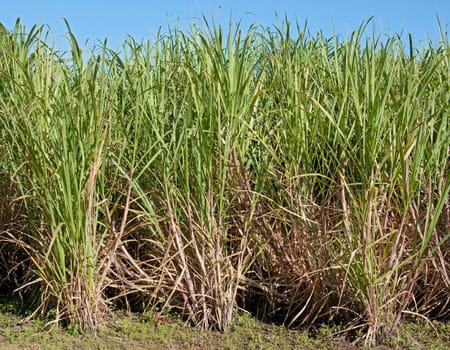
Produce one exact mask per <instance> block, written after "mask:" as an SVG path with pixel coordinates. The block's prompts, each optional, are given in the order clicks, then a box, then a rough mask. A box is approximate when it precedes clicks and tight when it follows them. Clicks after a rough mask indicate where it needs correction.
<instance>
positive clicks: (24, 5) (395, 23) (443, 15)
mask: <svg viewBox="0 0 450 350" xmlns="http://www.w3.org/2000/svg"><path fill="white" fill-rule="evenodd" d="M202 14H205V15H206V16H207V17H209V18H210V17H211V16H213V17H214V19H215V20H216V22H218V23H221V24H223V25H227V23H228V22H229V19H230V16H231V18H232V20H233V21H239V20H240V21H241V22H242V24H243V25H244V26H248V25H249V24H251V23H254V24H257V25H262V26H264V27H267V26H272V25H273V24H277V23H278V24H279V23H280V21H279V20H278V21H277V16H276V14H278V17H279V18H280V19H282V18H283V17H284V15H285V14H287V16H288V18H289V19H290V20H291V21H293V22H295V21H298V22H299V23H300V24H304V23H305V21H307V23H308V29H309V31H310V32H312V33H313V34H315V33H316V32H318V31H323V33H324V34H325V35H327V36H328V35H330V34H331V33H332V31H333V28H334V32H335V33H336V34H338V35H340V36H341V38H345V37H347V36H348V35H349V34H350V33H351V32H352V30H354V29H356V28H357V27H358V26H359V25H360V24H361V23H362V21H364V20H366V19H368V18H369V17H371V16H375V20H374V22H373V23H374V26H375V30H376V31H377V32H378V33H384V34H393V33H403V35H404V36H405V35H406V33H412V34H413V38H414V40H415V42H416V44H420V43H421V42H422V43H423V42H424V41H426V40H428V39H431V40H433V41H435V42H437V41H439V30H438V24H437V16H439V18H440V21H441V24H442V26H443V28H444V30H446V31H449V30H450V0H371V1H367V0H366V1H365V0H359V1H358V0H334V1H332V0H305V1H304V0H178V1H175V0H162V1H160V0H121V1H114V0H89V1H86V0H54V1H50V0H3V1H1V11H0V22H1V23H3V24H4V25H5V26H6V27H7V28H8V29H11V28H12V27H13V26H14V23H15V21H16V19H17V17H20V18H21V22H22V24H24V25H25V26H26V27H27V28H31V26H32V25H33V24H45V25H48V26H49V27H50V29H51V33H52V34H54V35H61V36H62V35H63V34H64V33H65V26H64V22H63V19H62V18H66V19H67V20H68V21H69V24H70V26H71V27H72V31H73V32H74V33H75V35H76V37H77V39H78V41H79V42H80V43H81V44H84V43H85V41H86V40H87V39H89V43H91V44H92V43H95V42H97V41H98V40H103V39H104V38H106V37H107V38H108V40H109V43H110V46H111V47H112V48H114V49H117V48H118V47H119V46H120V44H121V43H122V42H123V40H124V39H125V38H126V36H127V35H131V36H133V37H134V38H135V39H137V40H139V41H140V40H141V39H144V38H150V39H151V38H152V36H153V34H155V33H156V31H157V30H158V28H159V27H160V26H161V27H162V28H163V30H167V28H168V26H169V25H170V26H172V27H173V26H174V25H175V24H176V23H178V26H179V27H182V28H187V27H188V26H189V24H190V23H193V22H199V21H200V18H201V15H202Z"/></svg>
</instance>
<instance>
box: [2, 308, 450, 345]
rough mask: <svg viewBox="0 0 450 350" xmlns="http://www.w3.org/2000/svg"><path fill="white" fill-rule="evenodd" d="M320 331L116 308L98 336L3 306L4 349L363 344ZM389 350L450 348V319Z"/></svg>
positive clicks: (406, 335)
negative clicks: (195, 323) (213, 325)
mask: <svg viewBox="0 0 450 350" xmlns="http://www.w3.org/2000/svg"><path fill="white" fill-rule="evenodd" d="M315 333H316V336H315V337H312V336H310V335H308V333H307V332H306V331H298V330H295V331H294V330H287V329H286V328H285V327H282V326H277V325H273V324H267V323H263V322H260V321H258V320H256V319H254V318H253V317H251V316H249V315H245V314H244V315H240V316H236V318H235V320H234V321H233V324H232V326H231V327H230V330H229V331H228V332H226V333H223V334H222V333H218V332H202V331H199V330H197V329H194V328H192V327H190V326H188V325H186V324H185V323H184V322H182V321H181V320H179V319H177V318H175V317H169V316H167V317H164V318H159V319H157V320H156V319H155V317H154V316H152V315H150V314H149V315H144V316H142V315H140V316H138V315H136V314H126V313H123V312H116V313H114V314H113V315H112V316H111V319H110V320H109V322H108V324H107V326H106V327H105V328H103V329H102V330H101V331H99V333H98V334H97V336H86V335H79V334H76V332H74V331H72V332H70V331H68V330H63V329H60V328H55V327H53V328H52V327H50V328H49V327H48V326H46V325H45V323H44V322H43V321H32V322H28V323H26V324H22V323H21V318H20V317H19V316H17V315H16V314H14V313H11V312H9V311H6V310H3V311H0V349H2V350H24V349H29V350H47V349H48V350H66V349H67V350H72V349H78V350H84V349H86V350H94V349H95V350H100V349H104V350H119V349H120V350H144V349H149V350H153V349H155V350H156V349H182V350H189V349H229V350H233V349H236V350H244V349H305V350H309V349H311V350H313V349H314V350H316V349H319V350H320V349H330V350H337V349H344V350H353V349H363V348H365V347H364V345H363V343H362V342H360V343H356V344H354V343H352V342H350V341H348V340H345V339H344V338H343V337H342V336H339V335H338V334H336V333H335V332H334V331H333V329H330V328H326V327H323V328H319V329H318V330H316V332H315ZM375 349H377V350H388V349H402V350H403V349H417V350H419V349H424V350H425V349H427V350H428V349H435V350H437V349H450V323H448V322H447V323H433V325H431V324H429V323H427V322H413V323H408V324H405V325H404V326H403V327H402V331H401V332H400V333H399V335H398V336H397V337H395V338H393V339H391V340H390V342H389V344H388V345H383V346H378V347H376V348H375Z"/></svg>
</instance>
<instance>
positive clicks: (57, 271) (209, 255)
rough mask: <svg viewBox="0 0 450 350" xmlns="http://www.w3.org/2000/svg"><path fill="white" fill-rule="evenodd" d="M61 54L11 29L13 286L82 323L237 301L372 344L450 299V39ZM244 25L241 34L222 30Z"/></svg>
mask: <svg viewBox="0 0 450 350" xmlns="http://www.w3.org/2000/svg"><path fill="white" fill-rule="evenodd" d="M67 28H68V35H67V40H68V42H69V43H70V49H69V50H67V51H65V52H59V51H57V50H56V49H54V48H53V47H52V46H51V45H50V44H49V40H48V33H45V32H44V31H43V29H42V28H38V27H33V28H32V29H31V30H30V31H27V30H25V28H24V27H22V26H21V25H20V23H19V22H18V23H17V25H16V27H15V28H14V30H13V31H12V32H11V33H9V32H3V33H2V32H0V34H2V35H1V37H0V45H1V46H0V231H1V236H0V237H1V245H0V271H1V286H0V287H1V288H2V291H3V292H4V293H13V292H15V293H19V295H21V296H22V297H23V299H24V300H25V301H27V307H28V308H29V309H30V310H36V312H37V313H39V314H42V315H47V316H51V317H53V319H54V320H56V321H58V322H59V321H61V322H63V323H65V324H68V325H70V326H71V327H79V328H80V330H82V331H91V330H95V329H96V327H98V325H99V324H101V323H102V320H103V319H104V317H105V315H106V314H107V313H108V311H109V310H111V309H112V308H114V307H118V306H120V307H129V308H132V309H135V310H145V309H148V308H157V309H161V310H162V311H164V310H167V309H169V308H170V309H175V310H179V312H181V313H182V314H183V315H184V316H185V317H186V318H187V319H188V320H190V321H191V322H192V324H194V325H196V326H199V327H201V328H204V329H217V330H225V329H226V328H227V326H228V325H229V322H230V320H231V316H232V313H233V311H234V310H235V309H236V307H238V306H239V307H242V308H245V309H247V310H249V311H251V312H253V313H255V314H256V315H258V316H259V317H261V318H266V319H272V320H276V321H280V322H283V323H285V324H286V325H288V326H289V327H300V326H309V325H312V324H315V323H318V322H332V323H340V324H342V325H344V326H345V327H348V329H361V330H364V331H365V334H366V340H367V342H368V343H374V342H377V341H380V340H382V339H383V338H384V337H386V336H389V335H390V334H391V333H392V332H393V331H395V330H396V327H397V326H398V324H399V322H400V321H401V320H402V318H404V317H407V316H408V315H422V316H425V317H434V318H445V317H448V316H449V314H450V312H449V310H450V309H449V303H450V293H449V290H450V278H449V271H450V240H449V237H450V200H449V187H450V177H449V176H448V174H449V152H450V125H449V115H450V86H449V85H450V79H449V77H450V47H449V43H448V37H447V36H446V34H445V33H442V40H441V42H440V43H439V45H437V46H436V45H435V44H434V43H430V44H429V46H428V47H427V48H425V49H420V50H419V49H416V48H414V46H413V44H412V39H411V38H410V39H411V41H410V43H409V46H407V47H405V46H404V44H403V43H402V41H401V39H400V38H399V37H397V36H392V37H388V38H383V39H381V38H380V37H374V36H368V37H367V36H365V34H364V33H365V32H364V29H365V26H364V25H363V26H362V27H361V28H359V29H358V30H356V31H355V32H354V33H353V35H352V36H351V37H349V38H348V39H346V40H344V41H341V40H339V39H338V38H337V37H331V38H326V37H324V36H323V35H317V36H313V35H310V34H308V32H307V30H306V28H300V27H297V28H296V30H292V28H291V26H290V24H289V23H287V22H286V23H284V24H282V25H281V26H280V27H279V28H269V29H258V28H257V27H251V28H249V29H248V30H246V31H241V29H240V28H239V27H238V26H231V25H230V27H229V28H227V31H224V30H223V29H222V28H221V27H219V26H216V25H212V26H210V25H208V23H207V22H205V24H204V25H203V28H204V29H199V28H197V27H195V26H194V27H193V28H192V30H191V31H190V32H185V31H179V30H172V31H171V32H170V33H169V34H159V35H158V36H157V37H156V38H154V39H153V40H151V41H146V42H142V43H138V42H136V41H135V40H133V39H132V38H129V39H128V40H127V41H126V42H125V43H124V46H123V50H122V51H121V52H115V51H113V50H111V49H109V48H108V47H107V44H106V42H105V43H104V44H103V45H98V46H97V47H95V48H93V49H92V51H90V52H83V51H82V49H81V48H80V47H79V45H78V43H77V41H76V38H75V37H74V36H73V34H72V33H71V31H70V27H69V25H67ZM225 33H227V34H225Z"/></svg>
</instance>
